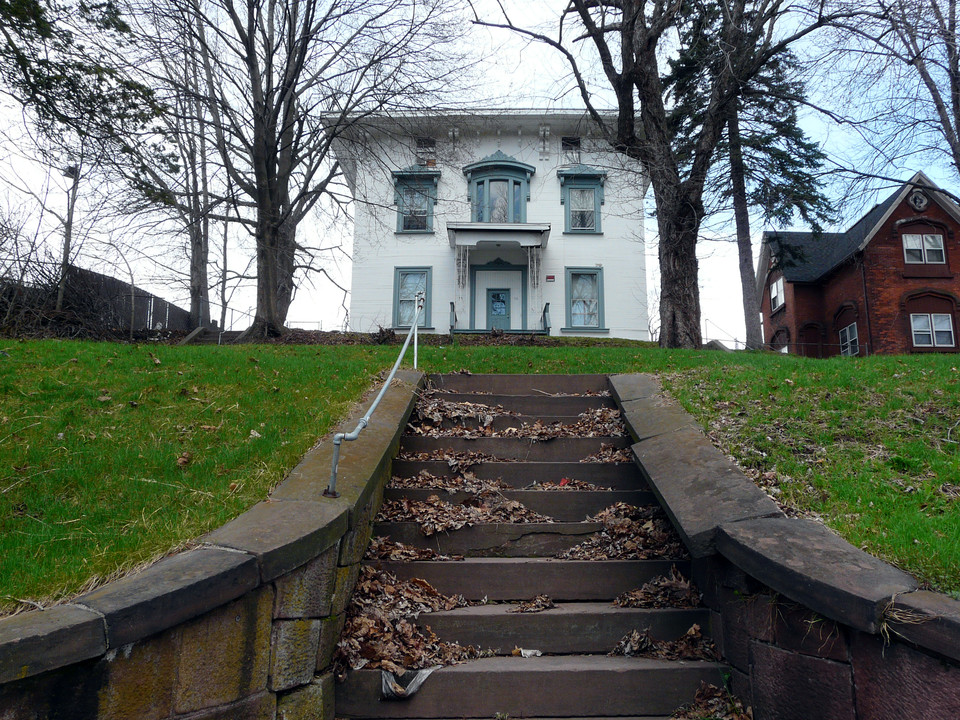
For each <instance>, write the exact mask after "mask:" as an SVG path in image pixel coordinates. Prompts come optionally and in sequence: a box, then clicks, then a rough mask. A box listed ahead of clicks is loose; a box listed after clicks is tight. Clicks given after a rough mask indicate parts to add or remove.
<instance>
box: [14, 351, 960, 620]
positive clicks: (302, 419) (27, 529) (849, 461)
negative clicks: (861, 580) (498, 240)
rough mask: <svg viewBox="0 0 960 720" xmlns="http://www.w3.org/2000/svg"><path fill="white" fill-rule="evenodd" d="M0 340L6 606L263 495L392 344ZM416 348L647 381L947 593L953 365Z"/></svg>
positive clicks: (164, 546) (95, 575)
mask: <svg viewBox="0 0 960 720" xmlns="http://www.w3.org/2000/svg"><path fill="white" fill-rule="evenodd" d="M0 349H3V350H4V351H5V352H6V353H7V354H8V355H7V356H3V355H0V388H2V391H0V595H2V596H5V599H2V598H0V609H7V610H9V609H12V608H13V607H15V606H16V603H15V599H25V598H29V599H33V600H40V601H43V602H47V601H49V600H51V599H56V598H60V597H63V596H65V595H68V594H70V593H73V592H76V591H77V590H78V589H79V588H81V587H83V586H84V585H85V584H89V583H91V582H98V581H100V580H101V579H102V578H105V577H109V576H111V575H113V574H115V573H117V572H118V571H122V570H123V569H125V568H129V567H131V566H133V565H136V564H138V563H141V562H144V561H147V560H150V559H151V558H154V557H157V556H158V555H160V554H162V553H164V552H166V551H168V550H169V549H170V548H172V547H176V546H177V545H179V544H182V543H183V542H185V541H188V540H189V539H191V538H194V537H196V536H198V535H200V534H202V533H203V532H205V531H207V530H209V529H211V528H213V527H216V526H218V525H220V524H222V523H223V522H224V521H225V520H227V519H229V518H230V517H233V516H235V515H237V514H239V513H240V512H242V511H243V509H244V508H246V507H248V506H250V505H251V504H253V503H254V502H256V501H258V500H260V499H262V498H263V497H265V496H266V494H267V493H268V492H269V490H270V488H271V487H273V486H274V485H275V484H276V483H277V482H278V481H279V480H280V479H281V478H282V477H283V474H284V472H285V470H286V469H288V468H290V467H292V465H293V464H294V463H295V462H296V460H297V458H299V457H300V456H301V455H302V454H303V453H304V452H305V451H306V450H307V449H308V448H309V447H310V446H311V445H312V444H313V442H314V441H315V440H316V438H317V437H319V436H321V435H323V434H324V433H326V432H327V431H328V430H329V428H330V427H331V425H332V424H333V423H334V422H335V421H336V420H337V419H338V418H339V417H342V416H343V414H344V413H345V412H346V410H347V409H348V407H349V406H350V404H351V403H352V402H354V401H355V400H357V399H358V398H359V396H360V394H361V393H362V391H363V390H364V389H365V388H366V387H367V386H368V384H369V382H370V378H371V376H372V375H373V374H375V373H376V372H377V371H379V370H380V369H382V368H383V367H386V366H388V365H389V364H390V363H391V362H392V358H393V357H395V352H396V348H395V347H365V346H353V347H304V346H294V347H280V346H270V347H224V348H216V347H190V348H175V347H164V346H160V347H153V346H151V347H135V346H125V345H110V344H82V343H63V342H28V343H7V344H5V345H2V346H0ZM151 353H152V355H151ZM420 356H421V365H422V367H423V368H424V369H426V370H428V371H455V370H460V369H463V368H466V369H469V370H470V371H472V372H520V373H578V372H611V373H612V372H656V373H660V374H662V376H663V377H664V383H665V386H666V387H667V389H668V390H669V391H670V392H671V393H672V394H674V395H675V396H676V397H677V398H678V399H679V401H680V402H681V403H682V404H683V405H684V406H685V407H686V408H687V409H688V410H689V411H690V412H692V413H693V414H694V415H696V416H697V417H698V418H700V419H701V421H702V422H703V423H704V427H705V428H708V429H709V430H710V432H711V434H712V435H713V436H714V437H715V439H717V440H718V441H720V442H721V444H722V445H723V446H724V447H725V449H727V450H728V451H730V452H731V453H732V454H734V455H735V456H736V457H737V458H738V460H739V461H740V462H741V463H742V464H743V465H744V466H745V467H746V468H747V470H748V472H750V473H751V474H759V475H762V476H763V478H764V482H765V483H766V484H772V485H774V486H775V491H776V492H779V493H781V496H782V497H784V498H786V499H789V500H790V501H791V502H793V503H795V504H798V505H800V506H802V507H804V508H807V509H810V510H813V511H815V512H818V513H820V514H821V515H823V517H824V518H825V519H826V520H827V522H828V523H829V524H830V525H831V526H832V527H834V528H836V529H837V530H839V531H840V532H841V533H842V534H844V535H845V536H846V537H847V538H848V539H849V540H850V541H851V542H853V543H854V544H856V545H860V546H863V547H865V548H867V549H869V550H870V551H871V552H874V553H875V554H878V555H880V556H882V557H884V558H886V559H888V560H891V561H893V562H896V563H897V564H899V565H901V566H904V567H906V568H908V569H910V570H911V571H913V572H915V573H917V574H918V575H920V576H921V577H922V578H924V579H925V580H927V581H929V582H931V583H933V584H935V585H936V586H938V587H940V588H942V589H946V590H953V591H957V590H960V533H958V532H957V529H956V528H957V527H960V500H957V499H952V500H951V499H950V498H949V496H948V495H947V494H945V493H944V492H941V490H940V488H941V486H943V485H944V484H953V485H957V484H960V478H958V474H960V471H958V467H960V446H958V445H957V444H956V442H955V441H956V440H960V427H954V423H956V422H957V421H958V420H960V374H958V372H957V367H956V366H957V364H958V362H960V359H958V358H951V357H949V356H943V357H935V356H929V355H928V356H922V357H921V356H918V357H897V358H869V359H864V360H854V361H852V362H851V361H849V360H844V361H841V360H831V361H808V360H803V359H800V358H793V357H785V356H779V355H744V354H737V355H731V354H723V353H711V352H703V353H695V352H682V351H674V352H663V351H660V350H656V349H652V348H645V347H638V346H633V347H615V346H611V345H606V346H601V347H579V346H578V347H574V346H571V347H563V348H536V347H531V348H525V347H482V348H481V347H423V348H421V350H420ZM154 358H156V359H157V360H159V361H160V364H156V363H155V361H154ZM258 435H259V437H258ZM184 453H187V454H188V455H184ZM178 460H179V462H178ZM754 471H756V472H754ZM909 487H912V488H914V489H915V490H913V491H910V492H907V488H909Z"/></svg>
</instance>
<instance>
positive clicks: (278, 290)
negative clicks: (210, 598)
mask: <svg viewBox="0 0 960 720" xmlns="http://www.w3.org/2000/svg"><path fill="white" fill-rule="evenodd" d="M256 244H257V314H256V316H255V317H254V320H253V325H251V326H250V327H249V328H247V330H246V331H245V332H244V333H243V335H242V336H241V337H240V340H242V341H252V340H256V339H258V338H265V337H279V336H280V335H282V334H283V332H284V331H285V330H286V328H285V327H284V325H283V324H284V322H285V321H286V319H287V310H288V309H289V308H290V302H291V301H292V299H293V270H294V260H293V258H294V240H293V232H291V228H290V227H289V224H287V223H284V222H283V221H282V220H277V219H275V214H274V213H272V212H269V211H260V212H259V220H258V222H257V234H256Z"/></svg>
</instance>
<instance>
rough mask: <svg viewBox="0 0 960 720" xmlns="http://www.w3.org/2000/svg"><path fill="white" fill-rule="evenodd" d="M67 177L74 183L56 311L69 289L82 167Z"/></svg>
mask: <svg viewBox="0 0 960 720" xmlns="http://www.w3.org/2000/svg"><path fill="white" fill-rule="evenodd" d="M67 173H68V175H67V177H69V178H70V179H71V180H73V182H72V183H71V184H70V189H69V190H68V191H67V219H66V222H64V223H63V255H62V256H61V257H60V279H59V280H58V281H57V302H56V305H55V307H54V310H56V311H57V312H60V311H61V310H63V296H64V294H65V293H66V289H67V272H68V271H69V269H70V246H71V244H72V243H73V216H74V211H75V210H76V207H77V195H78V193H79V190H80V166H79V165H76V166H73V167H69V168H67Z"/></svg>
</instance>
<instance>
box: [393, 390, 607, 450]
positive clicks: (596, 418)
mask: <svg viewBox="0 0 960 720" xmlns="http://www.w3.org/2000/svg"><path fill="white" fill-rule="evenodd" d="M433 402H435V403H436V404H437V405H438V406H439V409H436V411H435V414H431V415H429V416H428V417H426V418H424V417H422V416H421V419H420V423H419V424H415V423H411V424H409V425H408V428H409V429H410V431H411V432H412V433H413V434H415V435H423V436H426V437H434V438H438V437H457V438H463V439H466V440H475V439H478V438H491V437H500V438H523V439H525V440H533V441H535V442H540V441H546V440H553V439H555V438H567V437H623V436H624V435H626V427H625V426H624V424H623V420H622V419H621V417H620V411H619V410H615V409H613V408H596V409H594V410H588V411H586V412H583V413H580V415H579V416H578V418H577V421H576V422H574V423H563V422H560V421H557V422H551V423H544V422H542V421H540V420H537V421H536V422H532V423H523V424H522V425H520V426H519V427H507V428H503V429H502V430H497V429H495V428H494V427H493V420H494V416H495V415H494V414H492V413H496V414H497V415H516V414H515V413H508V412H505V411H503V409H502V408H501V407H500V406H499V405H497V406H496V407H494V408H490V407H489V406H487V405H479V404H477V403H452V402H448V401H443V400H436V401H433ZM461 406H462V407H461ZM418 407H419V405H418ZM487 410H489V411H491V412H486V411H487ZM443 411H449V412H451V413H455V412H459V413H460V414H448V415H446V417H447V418H449V419H454V420H465V419H475V420H477V421H478V426H468V425H466V424H463V423H458V424H454V425H449V426H446V427H444V426H443V425H442V422H443V419H444V415H442V414H441V412H443ZM467 411H469V412H467Z"/></svg>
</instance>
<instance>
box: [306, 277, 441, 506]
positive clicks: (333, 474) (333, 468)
mask: <svg viewBox="0 0 960 720" xmlns="http://www.w3.org/2000/svg"><path fill="white" fill-rule="evenodd" d="M423 304H424V294H423V293H422V292H421V293H417V311H416V313H415V314H414V316H413V324H412V325H411V326H410V330H409V331H407V338H406V340H404V341H403V347H402V348H400V354H399V355H398V356H397V361H396V362H395V363H394V364H393V368H392V369H391V370H390V374H389V375H387V379H386V380H384V381H383V387H382V388H380V392H379V393H378V394H377V397H376V398H375V399H374V401H373V404H371V405H370V409H369V410H367V414H366V415H364V416H363V417H362V418H360V419H359V420H358V421H357V427H356V428H354V430H353V432H350V433H342V432H338V433H336V434H335V435H334V436H333V460H332V462H331V465H330V484H329V485H327V488H326V490H324V491H323V496H324V497H329V498H336V497H340V493H338V492H337V466H338V465H339V464H340V446H341V445H342V444H343V441H344V440H356V439H357V438H358V437H360V432H361V431H362V430H363V429H364V428H365V427H367V425H369V424H370V417H371V416H372V415H373V412H374V410H376V409H377V406H378V405H379V404H380V401H381V400H382V399H383V396H384V395H386V394H387V388H389V387H390V383H391V382H393V378H394V376H395V375H396V374H397V370H398V369H399V367H400V363H401V362H403V356H404V355H405V354H406V352H407V348H408V347H410V338H414V367H416V337H417V325H418V324H419V323H420V311H421V310H423Z"/></svg>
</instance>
